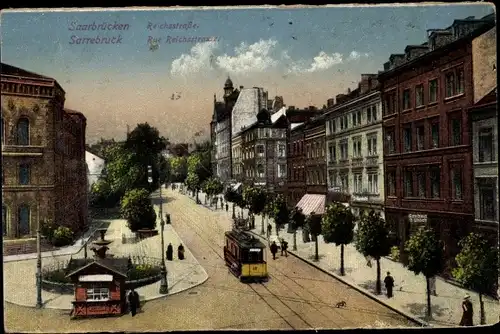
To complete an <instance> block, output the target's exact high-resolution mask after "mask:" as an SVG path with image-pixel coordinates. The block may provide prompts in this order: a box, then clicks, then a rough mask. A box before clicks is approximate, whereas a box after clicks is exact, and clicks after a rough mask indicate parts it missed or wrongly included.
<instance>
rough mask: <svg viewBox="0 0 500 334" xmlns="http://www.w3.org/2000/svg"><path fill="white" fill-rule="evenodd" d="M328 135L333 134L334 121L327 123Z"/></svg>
mask: <svg viewBox="0 0 500 334" xmlns="http://www.w3.org/2000/svg"><path fill="white" fill-rule="evenodd" d="M327 129H328V134H332V133H335V120H330V121H328V128H327Z"/></svg>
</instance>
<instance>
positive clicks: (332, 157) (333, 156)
mask: <svg viewBox="0 0 500 334" xmlns="http://www.w3.org/2000/svg"><path fill="white" fill-rule="evenodd" d="M328 161H329V162H335V161H337V149H336V145H335V144H331V145H328Z"/></svg>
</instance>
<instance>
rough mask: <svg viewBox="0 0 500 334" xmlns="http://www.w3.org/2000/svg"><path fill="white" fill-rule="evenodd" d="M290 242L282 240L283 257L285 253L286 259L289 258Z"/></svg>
mask: <svg viewBox="0 0 500 334" xmlns="http://www.w3.org/2000/svg"><path fill="white" fill-rule="evenodd" d="M287 249H288V242H286V241H285V239H281V256H283V253H285V257H288V252H287Z"/></svg>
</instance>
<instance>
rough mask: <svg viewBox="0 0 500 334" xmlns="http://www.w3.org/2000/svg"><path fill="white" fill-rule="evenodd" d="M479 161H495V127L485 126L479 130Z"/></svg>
mask: <svg viewBox="0 0 500 334" xmlns="http://www.w3.org/2000/svg"><path fill="white" fill-rule="evenodd" d="M478 144H479V147H478V148H479V150H478V151H479V162H491V161H495V152H494V150H493V128H483V129H480V130H479V142H478Z"/></svg>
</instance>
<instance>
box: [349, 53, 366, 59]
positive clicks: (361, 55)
mask: <svg viewBox="0 0 500 334" xmlns="http://www.w3.org/2000/svg"><path fill="white" fill-rule="evenodd" d="M369 56H370V54H369V53H360V52H358V51H351V53H350V54H349V57H348V59H349V60H358V59H359V58H361V57H369Z"/></svg>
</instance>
